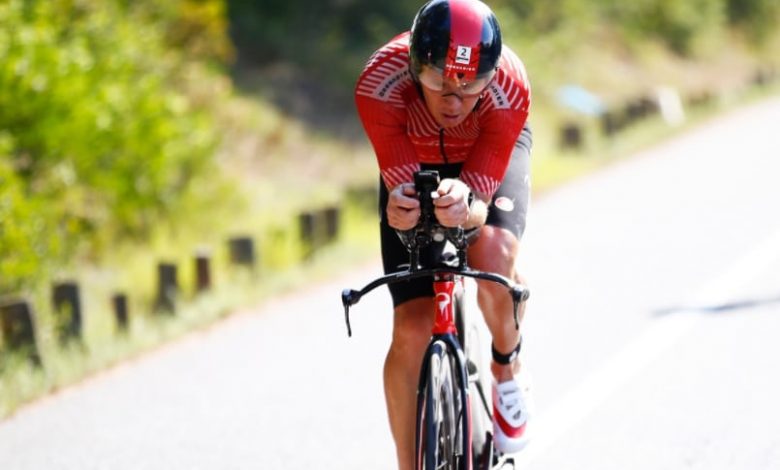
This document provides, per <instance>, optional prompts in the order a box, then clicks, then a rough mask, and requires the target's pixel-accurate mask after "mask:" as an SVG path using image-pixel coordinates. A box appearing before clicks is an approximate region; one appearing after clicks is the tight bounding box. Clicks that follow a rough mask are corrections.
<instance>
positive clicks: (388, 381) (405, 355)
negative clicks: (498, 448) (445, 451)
mask: <svg viewBox="0 0 780 470" xmlns="http://www.w3.org/2000/svg"><path fill="white" fill-rule="evenodd" d="M379 201H380V209H381V225H380V235H381V241H382V263H383V265H384V270H385V272H386V273H390V272H395V271H401V270H403V269H405V268H406V266H407V263H408V262H409V254H408V252H407V250H406V247H404V246H403V244H402V243H401V241H400V240H399V238H398V236H397V234H396V233H395V231H394V230H393V229H392V228H391V227H390V226H388V224H387V218H386V217H385V211H384V208H385V207H386V205H387V191H386V189H385V187H384V184H382V185H381V188H380V197H379ZM389 287H390V294H391V296H392V298H393V307H394V316H393V334H392V340H391V343H390V348H389V350H388V353H387V358H386V359H385V366H384V385H385V399H386V403H387V415H388V419H389V421H390V431H391V433H392V434H393V439H394V440H395V444H396V453H397V456H398V465H399V468H400V469H402V470H404V469H411V468H413V463H414V440H415V415H416V405H417V383H418V381H419V378H420V365H421V364H422V357H423V354H424V353H425V348H426V347H427V345H428V340H429V339H430V337H431V328H432V327H433V311H434V310H433V287H432V285H431V281H430V279H417V280H414V281H410V282H406V283H402V284H392V285H390V286H389Z"/></svg>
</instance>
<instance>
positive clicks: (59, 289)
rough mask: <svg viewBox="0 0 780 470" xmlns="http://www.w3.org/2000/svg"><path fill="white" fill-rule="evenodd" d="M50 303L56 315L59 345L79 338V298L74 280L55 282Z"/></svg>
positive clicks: (80, 322) (77, 287)
mask: <svg viewBox="0 0 780 470" xmlns="http://www.w3.org/2000/svg"><path fill="white" fill-rule="evenodd" d="M52 305H53V306H54V312H55V314H56V316H57V322H56V323H57V336H58V339H59V342H60V344H61V345H64V344H67V343H68V342H69V341H71V340H73V339H76V340H79V341H80V340H81V326H82V316H81V298H80V296H79V286H78V284H76V283H75V282H63V283H60V284H55V285H54V288H53V289H52Z"/></svg>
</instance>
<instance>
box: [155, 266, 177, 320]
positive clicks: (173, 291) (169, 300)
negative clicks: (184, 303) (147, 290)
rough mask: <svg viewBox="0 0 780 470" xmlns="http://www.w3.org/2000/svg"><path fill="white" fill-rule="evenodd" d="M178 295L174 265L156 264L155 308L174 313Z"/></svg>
mask: <svg viewBox="0 0 780 470" xmlns="http://www.w3.org/2000/svg"><path fill="white" fill-rule="evenodd" d="M178 295H179V283H178V281H177V276H176V265H175V264H171V263H159V264H158V265H157V300H156V302H155V309H156V310H158V311H161V312H166V313H170V314H174V313H176V297H177V296H178Z"/></svg>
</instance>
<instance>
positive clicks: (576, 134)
mask: <svg viewBox="0 0 780 470" xmlns="http://www.w3.org/2000/svg"><path fill="white" fill-rule="evenodd" d="M561 148H563V149H572V150H579V149H581V148H582V128H581V127H580V126H579V125H578V124H575V123H573V122H569V123H566V124H564V125H563V127H561Z"/></svg>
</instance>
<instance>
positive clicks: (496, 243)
mask: <svg viewBox="0 0 780 470" xmlns="http://www.w3.org/2000/svg"><path fill="white" fill-rule="evenodd" d="M518 246H519V242H518V240H517V238H516V237H515V236H514V235H513V234H512V233H511V232H509V231H508V230H506V229H502V228H500V227H494V226H490V225H486V226H485V227H483V229H482V232H481V233H480V236H479V238H478V239H477V241H476V243H474V245H472V247H471V248H470V249H469V262H470V264H471V266H472V267H473V268H474V269H477V270H480V271H488V272H495V273H499V274H502V275H504V276H507V277H510V278H512V279H514V280H515V281H516V282H521V283H524V284H525V281H524V279H523V278H522V277H521V276H520V275H519V274H518V273H517V272H516V271H515V269H514V262H515V260H516V258H517V250H518ZM477 285H478V294H477V301H478V303H479V307H480V310H482V313H483V315H484V317H485V323H486V324H487V327H488V329H489V330H490V333H491V335H492V337H493V345H494V346H495V348H496V349H497V350H498V351H499V352H502V353H509V352H511V351H512V350H513V349H514V348H515V347H516V346H517V344H518V342H519V340H520V333H521V332H520V331H518V330H517V329H516V328H515V321H514V303H513V302H512V298H511V297H510V296H509V295H507V291H506V288H505V287H503V286H500V285H498V284H495V283H491V282H487V281H479V282H478V283H477ZM524 313H525V303H522V304H521V305H520V308H519V310H518V320H519V321H520V325H521V330H522V320H523V316H524ZM519 368H520V361H519V360H515V361H514V362H513V363H512V364H509V365H499V364H496V363H495V362H493V363H492V364H491V370H492V371H493V375H494V376H495V378H496V381H498V382H504V381H506V380H509V379H511V378H512V377H513V375H514V374H515V373H516V372H518V371H519Z"/></svg>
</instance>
